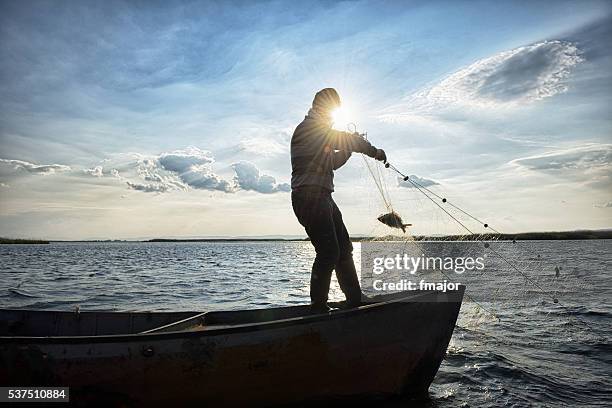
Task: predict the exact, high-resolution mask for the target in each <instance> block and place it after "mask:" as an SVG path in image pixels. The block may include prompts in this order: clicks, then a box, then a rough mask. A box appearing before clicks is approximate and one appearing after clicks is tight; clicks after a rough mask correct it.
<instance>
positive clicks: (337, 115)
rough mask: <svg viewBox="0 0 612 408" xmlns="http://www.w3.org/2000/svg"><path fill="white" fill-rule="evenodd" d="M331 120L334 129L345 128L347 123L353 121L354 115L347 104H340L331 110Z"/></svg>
mask: <svg viewBox="0 0 612 408" xmlns="http://www.w3.org/2000/svg"><path fill="white" fill-rule="evenodd" d="M332 120H333V128H334V129H336V130H346V129H347V127H348V124H349V123H352V122H354V117H353V115H352V112H351V110H350V109H349V108H348V106H346V105H345V104H342V106H340V107H339V108H336V109H335V110H334V111H333V112H332Z"/></svg>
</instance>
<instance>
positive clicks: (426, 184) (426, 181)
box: [397, 174, 440, 188]
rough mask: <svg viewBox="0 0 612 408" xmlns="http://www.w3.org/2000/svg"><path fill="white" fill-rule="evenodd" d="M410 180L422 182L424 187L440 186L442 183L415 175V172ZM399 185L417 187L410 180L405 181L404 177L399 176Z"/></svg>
mask: <svg viewBox="0 0 612 408" xmlns="http://www.w3.org/2000/svg"><path fill="white" fill-rule="evenodd" d="M408 177H410V180H412V181H414V182H415V183H417V184H420V185H421V186H423V187H431V186H438V185H440V183H438V182H436V181H433V180H430V179H426V178H423V177H419V176H415V175H414V174H411V175H410V176H408ZM397 185H398V186H400V187H406V188H416V187H415V185H414V184H412V183H411V182H409V181H404V179H403V178H401V177H398V178H397Z"/></svg>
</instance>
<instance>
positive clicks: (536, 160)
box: [510, 143, 612, 171]
mask: <svg viewBox="0 0 612 408" xmlns="http://www.w3.org/2000/svg"><path fill="white" fill-rule="evenodd" d="M510 164H512V165H516V166H521V167H524V168H527V169H530V170H541V171H557V170H584V171H593V170H596V169H604V170H608V171H609V170H610V168H611V165H612V144H599V143H592V144H587V145H584V146H576V147H571V148H567V149H559V150H555V151H549V152H545V153H541V154H538V155H533V156H529V157H523V158H519V159H514V160H512V161H511V162H510Z"/></svg>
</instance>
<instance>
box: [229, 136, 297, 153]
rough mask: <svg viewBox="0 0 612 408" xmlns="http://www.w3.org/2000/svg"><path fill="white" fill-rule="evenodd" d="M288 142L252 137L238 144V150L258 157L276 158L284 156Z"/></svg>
mask: <svg viewBox="0 0 612 408" xmlns="http://www.w3.org/2000/svg"><path fill="white" fill-rule="evenodd" d="M288 147H289V143H288V141H279V140H275V139H272V138H269V137H252V138H248V139H243V140H241V141H240V143H239V144H238V150H239V151H243V152H246V153H252V154H256V155H258V156H276V155H280V154H286V153H287V151H288V150H289V149H288Z"/></svg>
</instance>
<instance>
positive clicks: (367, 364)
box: [0, 287, 464, 406]
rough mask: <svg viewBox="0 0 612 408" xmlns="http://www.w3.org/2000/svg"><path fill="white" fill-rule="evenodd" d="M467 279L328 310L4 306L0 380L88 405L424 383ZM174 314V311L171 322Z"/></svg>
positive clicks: (311, 397)
mask: <svg viewBox="0 0 612 408" xmlns="http://www.w3.org/2000/svg"><path fill="white" fill-rule="evenodd" d="M463 291H464V288H463V287H460V289H459V290H458V291H453V292H447V293H442V292H433V291H432V292H419V293H415V292H406V293H399V294H397V293H396V294H389V295H384V296H380V297H378V298H376V299H374V300H372V301H370V302H368V303H367V304H365V305H363V306H360V307H357V308H352V309H346V310H337V311H333V312H331V313H327V314H315V315H313V314H310V313H309V310H308V307H307V306H292V307H282V308H273V309H259V310H246V311H229V312H208V313H198V312H171V313H165V312H80V313H76V312H57V311H27V310H0V384H2V385H3V386H10V385H14V386H26V385H36V386H43V385H47V386H51V385H53V386H69V387H70V398H71V401H72V402H74V403H76V404H79V403H82V404H83V405H90V404H100V405H107V406H116V405H122V406H143V405H147V406H164V405H169V404H180V405H191V404H193V405H195V404H198V405H201V406H202V405H203V406H207V405H223V406H245V405H248V406H257V405H259V406H263V405H265V406H271V405H280V404H282V405H286V404H289V405H290V404H301V403H304V402H307V401H317V400H332V399H335V400H336V399H353V398H364V397H368V398H369V397H374V398H382V397H388V396H396V395H406V394H407V395H423V394H426V393H427V390H428V388H429V385H430V384H431V382H432V380H433V378H434V376H435V374H436V372H437V371H438V368H439V366H440V364H441V362H442V359H443V357H444V355H445V352H446V348H447V346H448V343H449V341H450V338H451V335H452V333H453V329H454V327H455V323H456V320H457V316H458V313H459V309H460V307H461V302H462V298H463ZM173 322H178V323H173Z"/></svg>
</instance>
